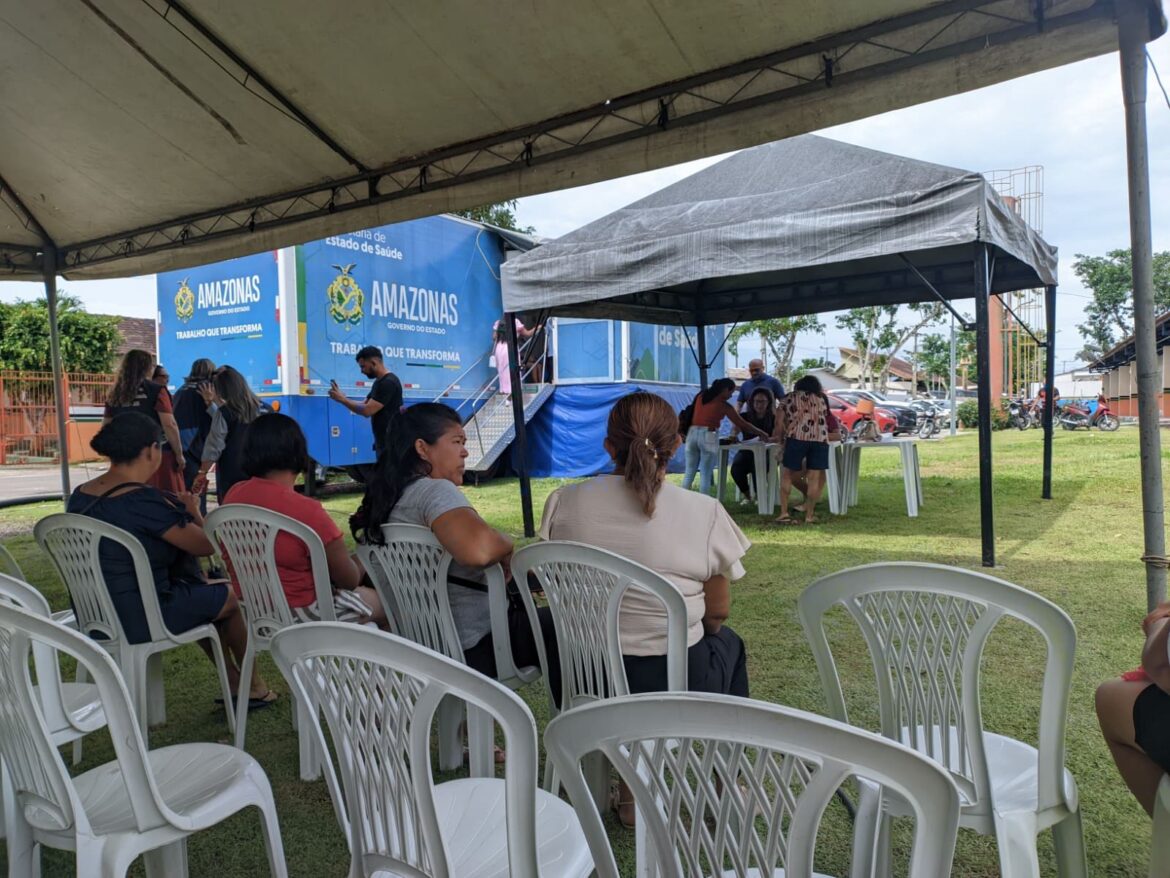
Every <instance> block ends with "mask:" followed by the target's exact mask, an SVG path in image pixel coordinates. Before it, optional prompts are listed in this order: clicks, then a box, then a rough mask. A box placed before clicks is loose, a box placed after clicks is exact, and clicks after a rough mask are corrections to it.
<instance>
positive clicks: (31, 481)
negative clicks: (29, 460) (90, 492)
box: [0, 463, 106, 500]
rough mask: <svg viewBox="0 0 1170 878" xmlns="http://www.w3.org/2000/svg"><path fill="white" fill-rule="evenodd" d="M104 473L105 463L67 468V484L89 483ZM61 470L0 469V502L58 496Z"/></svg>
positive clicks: (39, 467)
mask: <svg viewBox="0 0 1170 878" xmlns="http://www.w3.org/2000/svg"><path fill="white" fill-rule="evenodd" d="M105 471H106V464H105V463H90V464H84V465H82V466H74V467H70V468H69V484H70V485H71V486H73V487H76V486H77V485H79V484H81V483H82V482H86V481H89V480H90V479H92V478H93V477H94V476H97V475H100V474H101V473H103V472H105ZM60 493H61V469H60V467H58V466H55V465H52V464H50V465H48V466H3V467H0V500H13V499H16V498H19V497H30V496H32V495H34V494H60Z"/></svg>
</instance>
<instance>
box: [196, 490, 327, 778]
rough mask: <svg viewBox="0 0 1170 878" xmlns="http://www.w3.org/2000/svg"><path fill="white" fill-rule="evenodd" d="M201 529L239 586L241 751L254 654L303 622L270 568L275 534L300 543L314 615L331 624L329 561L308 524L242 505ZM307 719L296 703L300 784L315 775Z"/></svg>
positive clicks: (215, 515) (221, 511)
mask: <svg viewBox="0 0 1170 878" xmlns="http://www.w3.org/2000/svg"><path fill="white" fill-rule="evenodd" d="M203 530H204V531H205V532H206V533H207V536H208V537H209V538H210V539H211V541H212V542H213V543H214V544H215V546H216V548H217V549H218V550H219V552H220V554H221V555H222V556H223V558H224V560H225V562H226V563H227V564H228V565H230V567H231V572H232V574H233V577H234V580H235V581H236V582H237V583H238V584H239V586H240V593H241V595H242V598H243V599H242V603H243V607H244V617H245V619H246V620H247V624H248V647H247V649H246V650H245V651H244V658H243V661H242V662H241V663H240V690H241V691H240V693H238V697H237V699H236V746H237V747H239V748H240V749H244V743H245V736H246V734H247V730H248V699H247V697H246V693H247V690H246V688H245V687H247V686H248V685H249V681H250V680H251V679H252V668H253V667H254V666H255V663H256V654H257V653H259V652H267V651H268V650H269V649H271V644H272V635H273V634H275V633H276V632H277V631H279V630H281V629H282V628H286V627H288V626H289V625H295V624H297V623H298V622H301V621H304V620H303V619H302V617H301V616H300V615H298V614H297V613H296V612H295V611H294V610H293V609H292V608H290V607H289V605H288V598H287V597H286V596H285V593H284V587H283V586H282V585H281V583H280V570H279V568H278V567H277V566H276V539H277V537H278V536H280V534H281V533H287V534H289V535H290V536H293V537H295V538H296V539H298V540H300V541H301V542H302V543H304V544H305V546H306V547H307V548H308V551H309V564H310V567H311V569H312V573H313V582H314V585H315V586H316V589H317V614H318V616H319V618H320V619H321V620H322V621H325V622H335V621H337V617H336V614H335V612H334V608H333V587H332V585H331V584H330V581H329V562H328V560H327V559H326V557H325V546H324V544H323V543H322V542H321V538H320V537H319V536H318V535H317V533H316V531H314V530H313V529H312V528H311V527H309V526H308V525H305V524H302V523H301V522H299V521H297V520H295V519H293V518H289V517H288V516H287V515H282V514H281V513H279V512H273V511H272V510H271V509H265V508H263V507H260V506H251V505H249V504H246V503H229V504H227V505H226V506H217V507H216V508H215V509H213V510H212V511H211V512H209V513H208V514H207V518H206V519H205V520H204V522H203ZM312 722H313V718H312V717H311V716H309V715H308V714H307V713H306V706H305V705H302V704H301V703H299V702H298V703H297V704H296V706H295V708H294V710H293V725H294V727H295V728H296V729H297V730H298V748H299V751H300V766H301V768H300V771H301V779H302V780H316V779H317V778H318V777H320V776H321V766H320V758H319V754H318V753H317V752H316V747H315V744H314V736H313V735H312V734H311V733H305V732H303V731H301V730H302V729H304V728H306V727H307V726H309V725H311V724H312Z"/></svg>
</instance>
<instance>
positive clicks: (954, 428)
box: [950, 314, 959, 436]
mask: <svg viewBox="0 0 1170 878" xmlns="http://www.w3.org/2000/svg"><path fill="white" fill-rule="evenodd" d="M950 380H951V383H950V388H951V393H950V397H951V435H952V436H954V435H955V434H956V433H958V432H959V418H958V406H957V405H956V402H955V315H954V314H952V315H951V379H950Z"/></svg>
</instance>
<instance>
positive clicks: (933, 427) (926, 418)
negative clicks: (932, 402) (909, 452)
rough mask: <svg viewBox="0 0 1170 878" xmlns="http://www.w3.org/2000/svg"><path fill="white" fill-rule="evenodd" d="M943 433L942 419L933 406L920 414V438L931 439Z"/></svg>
mask: <svg viewBox="0 0 1170 878" xmlns="http://www.w3.org/2000/svg"><path fill="white" fill-rule="evenodd" d="M941 431H942V418H941V416H940V415H939V413H938V412H937V411H936V410H935V408H934V407H933V406H931V407H930V408H928V409H923V410H921V411H919V413H918V438H919V439H930V438H932V437H934V436H937V435H938V434H939V433H940V432H941Z"/></svg>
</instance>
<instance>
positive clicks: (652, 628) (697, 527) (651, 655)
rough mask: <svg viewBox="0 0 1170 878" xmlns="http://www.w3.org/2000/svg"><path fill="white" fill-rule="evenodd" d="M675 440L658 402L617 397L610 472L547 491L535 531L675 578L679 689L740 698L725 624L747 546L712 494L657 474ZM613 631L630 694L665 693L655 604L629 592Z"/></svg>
mask: <svg viewBox="0 0 1170 878" xmlns="http://www.w3.org/2000/svg"><path fill="white" fill-rule="evenodd" d="M679 442H680V439H679V435H678V416H677V415H676V414H675V412H674V409H672V408H671V407H670V405H669V404H668V403H667V402H666V401H665V400H664V399H662V398H661V397H659V396H655V395H654V394H652V393H631V394H630V395H629V396H625V397H622V398H621V399H620V400H618V402H617V404H616V405H615V406H614V407H613V410H612V411H611V412H610V413H609V424H608V428H607V434H606V438H605V450H606V451H607V452H608V453H609V456H610V457H611V458H613V461H614V472H613V475H607V476H597V477H596V478H593V479H590V480H588V481H586V482H580V483H578V484H575V485H566V486H564V487H562V488H558V489H557V490H556V491H554V492H553V493H552V494H551V495H550V496H549V498H548V501H547V502H546V503H545V506H544V519H543V520H542V522H541V525H540V533H541V536H542V537H543V538H544V539H546V540H574V541H576V542H580V543H586V544H588V545H591V546H597V547H599V548H602V549H607V550H609V551H611V552H615V553H617V554H619V555H622V556H624V557H626V558H629V559H630V560H632V561H636V562H638V563H639V564H642V565H644V566H646V567H649V568H650V569H651V570H655V571H657V572H658V573H661V574H662V575H663V576H665V577H666V578H667V579H669V580H670V581H671V582H673V583H674V584H675V585H677V586H678V588H679V590H680V591H681V592H682V594H683V597H684V598H685V600H686V604H687V623H688V627H687V646H688V656H687V658H688V661H687V672H688V676H687V680H688V688H690V689H691V691H694V692H719V693H724V694H731V695H739V696H743V697H747V695H748V678H747V665H746V662H745V658H746V655H745V651H744V645H743V640H742V639H741V638H740V636H739V635H738V634H736V633H735V632H734V631H732V630H731V629H730V628H729V627H727V625H725V624H724V623H725V622H726V621H727V616H728V611H729V610H730V607H731V590H730V582H731V580H733V579H739V578H740V577H742V576H743V575H744V570H743V566H742V565H741V564H740V559H741V558H742V557H743V556H744V553H745V552H747V550H748V547H749V546H751V543H750V542H749V541H748V539H747V537H745V536H744V535H743V532H742V531H740V529H739V527H737V526H736V524H735V522H734V521H732V520H731V516H730V515H728V514H727V511H726V510H725V509H724V508H723V506H722V504H720V503H719V502H718V501H717V500H715V499H714V498H712V497H707V496H706V495H703V494H697V493H695V492H693V491H685V490H683V489H682V488H680V487H678V486H677V485H673V484H670V483H668V482H666V481H665V478H666V465H667V463H668V462H669V461H670V459H671V457H673V456H674V453H675V451H676V450H677V449H678V446H679ZM618 632H619V636H620V637H621V642H622V655H623V658H624V659H625V665H626V676H627V678H628V680H629V685H630V692H659V691H663V690H665V689H666V616H665V610H664V609H663V607H662V605H661V604H659V603H658V601H657V600H655V599H654V598H652V597H650V596H648V595H641V594H639V593H637V592H630V593H629V594H627V596H626V597H625V598H624V599H623V601H622V608H621V615H620V616H619V621H618Z"/></svg>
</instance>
